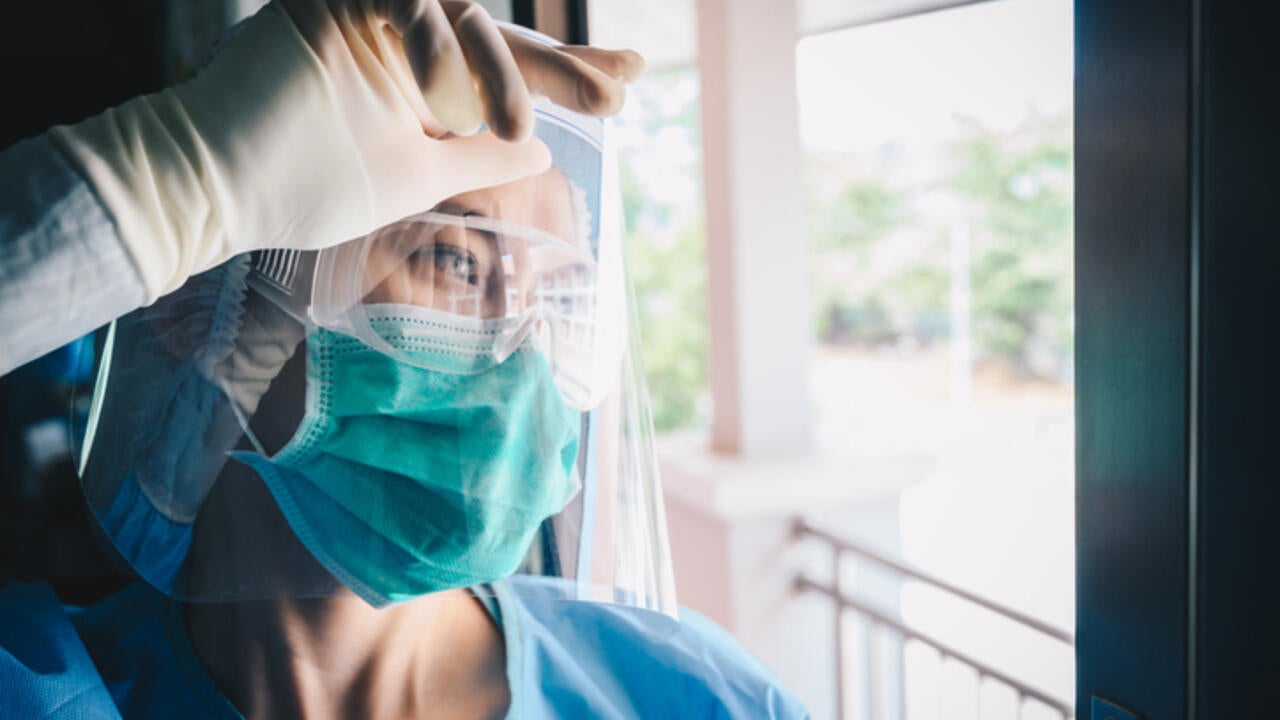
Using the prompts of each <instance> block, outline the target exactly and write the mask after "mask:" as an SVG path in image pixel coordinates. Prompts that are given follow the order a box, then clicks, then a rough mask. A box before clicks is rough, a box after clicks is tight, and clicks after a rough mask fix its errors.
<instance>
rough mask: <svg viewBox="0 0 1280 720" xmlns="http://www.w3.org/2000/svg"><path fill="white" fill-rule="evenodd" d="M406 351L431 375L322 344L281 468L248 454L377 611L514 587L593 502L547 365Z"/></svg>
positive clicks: (311, 357) (338, 339) (289, 515)
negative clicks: (569, 514) (483, 587)
mask: <svg viewBox="0 0 1280 720" xmlns="http://www.w3.org/2000/svg"><path fill="white" fill-rule="evenodd" d="M398 322H403V323H405V324H406V325H407V326H409V327H408V328H407V329H412V327H411V326H412V324H413V323H414V319H413V318H409V317H406V318H401V319H399V320H398ZM413 334H414V333H412V332H406V333H404V334H403V336H402V337H406V338H407V337H411V336H413ZM391 335H393V336H394V335H395V334H394V333H391ZM392 342H393V343H394V342H395V341H392ZM397 349H398V350H400V351H401V353H410V354H412V355H413V357H414V359H415V360H419V361H422V362H419V363H414V364H410V363H407V362H403V361H402V360H397V359H394V358H391V357H389V356H387V355H385V354H383V353H381V352H378V351H376V350H373V349H371V348H369V347H368V346H366V345H365V344H363V343H361V342H360V341H359V340H356V339H354V338H351V337H349V336H347V335H343V334H340V333H336V332H332V331H329V330H325V329H323V328H318V329H315V330H313V331H311V333H310V334H309V335H308V337H307V368H308V370H307V372H308V388H307V398H306V411H305V415H304V417H303V420H302V423H301V425H300V426H299V427H298V429H297V431H296V432H295V434H294V436H293V439H292V440H291V441H290V442H289V443H288V444H287V445H286V446H285V447H284V448H283V449H282V450H281V451H280V452H279V453H277V454H276V456H275V457H273V458H271V459H267V458H265V457H263V456H261V455H258V454H254V453H236V454H235V457H237V458H238V459H239V460H241V461H242V462H245V463H247V464H248V465H250V466H251V467H253V468H254V469H255V470H256V471H257V472H258V474H259V475H260V476H261V477H262V478H263V480H264V481H265V482H266V484H267V485H268V487H269V488H270V489H271V492H272V494H273V495H274V496H275V498H276V501H277V503H278V504H279V506H280V508H281V510H282V511H283V513H284V516H285V518H286V519H287V520H288V522H289V524H290V526H291V527H292V528H293V531H294V533H295V534H297V536H298V538H299V539H300V540H301V541H302V542H303V543H304V544H305V545H306V547H307V548H308V550H310V551H311V553H312V555H314V556H315V557H316V558H317V559H318V560H319V561H320V562H321V563H323V564H324V566H325V567H326V568H328V570H329V571H330V572H332V573H333V574H334V576H335V577H337V578H338V579H339V580H340V581H342V582H343V584H345V585H346V586H347V587H349V588H351V589H352V590H353V591H355V592H356V594H358V595H360V596H361V597H362V598H364V599H365V600H366V601H368V602H370V603H371V604H373V605H384V604H387V603H389V602H398V601H403V600H408V599H411V598H414V597H418V596H420V595H424V594H426V593H431V592H437V591H440V590H447V589H451V588H460V587H467V586H471V585H476V584H480V583H484V582H491V581H494V580H497V579H500V578H502V577H506V576H507V575H510V574H512V573H514V572H515V571H516V570H517V568H518V567H519V565H520V563H521V561H522V560H523V559H524V557H525V555H526V553H527V552H528V549H529V547H530V545H531V543H532V541H533V539H534V536H535V534H536V533H537V531H538V528H539V527H540V526H541V524H542V522H543V521H544V520H546V519H547V518H548V517H550V516H552V515H554V514H556V513H557V512H559V511H560V510H562V509H563V508H564V507H565V505H566V504H567V503H568V502H569V500H570V499H571V498H572V497H573V496H574V494H575V493H576V492H577V491H578V488H579V483H578V479H577V473H576V472H575V469H574V462H575V459H576V457H577V450H578V434H579V426H580V422H581V420H580V415H579V414H578V413H575V412H573V411H572V410H570V409H569V408H568V407H566V406H565V404H564V402H563V400H562V399H561V397H560V394H559V391H558V390H557V389H556V386H555V384H554V382H553V380H552V373H551V371H550V369H549V367H548V366H547V363H546V360H545V359H544V358H543V356H542V355H541V354H540V353H538V352H536V351H534V350H532V349H528V348H521V349H519V350H517V351H516V352H515V353H514V354H512V355H511V356H510V357H509V358H507V359H506V360H505V361H504V362H502V363H500V364H497V365H493V366H490V367H480V366H478V365H477V364H476V363H475V362H474V359H475V353H474V352H473V351H471V350H470V349H469V348H468V347H467V343H466V342H465V341H458V342H451V343H449V344H443V343H437V344H432V345H430V346H428V345H415V344H414V343H413V342H412V341H410V340H404V341H403V342H401V343H400V346H399V347H397ZM421 365H427V366H429V367H431V368H436V369H427V368H424V367H421ZM478 367H479V368H480V369H477V368H478ZM441 368H444V369H441Z"/></svg>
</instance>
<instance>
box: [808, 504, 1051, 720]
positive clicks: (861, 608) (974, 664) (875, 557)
mask: <svg viewBox="0 0 1280 720" xmlns="http://www.w3.org/2000/svg"><path fill="white" fill-rule="evenodd" d="M795 534H796V536H797V537H798V538H814V539H817V540H820V541H822V542H824V543H826V544H827V545H828V546H829V547H830V548H831V558H832V562H831V580H830V582H821V581H818V580H815V579H813V578H811V577H808V576H806V575H804V574H801V575H800V576H799V577H797V578H796V587H797V588H798V589H799V590H801V591H805V592H814V593H818V594H821V595H825V596H826V597H828V598H829V599H830V600H831V601H832V603H833V604H834V605H835V632H836V667H835V672H836V707H837V708H838V712H839V713H840V716H842V717H843V714H844V708H845V703H844V682H843V681H844V652H845V648H844V642H845V640H844V627H845V619H844V615H845V612H846V611H852V612H854V613H857V614H858V615H861V616H862V617H863V618H864V619H865V620H866V621H867V622H868V623H869V626H870V627H872V628H875V627H881V628H885V629H887V630H888V631H889V632H891V633H893V634H894V635H896V636H897V637H898V638H900V639H901V640H903V641H906V640H914V641H917V642H920V643H923V644H924V645H927V646H929V647H931V648H933V649H934V651H936V652H937V653H938V654H939V655H940V656H941V657H942V658H943V659H951V660H954V661H957V662H959V663H961V664H963V665H967V666H969V667H970V668H971V669H972V670H973V671H974V672H976V673H977V676H978V682H979V685H980V686H981V683H982V681H983V680H986V679H991V680H995V681H996V682H999V683H1002V684H1004V685H1006V686H1008V687H1010V688H1012V689H1013V691H1014V692H1015V693H1016V694H1017V698H1018V700H1017V713H1018V718H1019V719H1021V717H1022V710H1023V705H1024V703H1025V701H1026V700H1028V699H1031V700H1035V701H1037V702H1039V703H1041V704H1043V705H1045V706H1047V707H1049V708H1052V709H1053V710H1054V711H1055V712H1057V713H1058V714H1059V715H1061V716H1062V718H1063V720H1070V719H1071V718H1073V717H1074V716H1075V710H1074V709H1073V704H1072V703H1071V702H1069V701H1065V700H1062V699H1060V698H1057V697H1054V696H1053V695H1052V694H1050V693H1048V692H1046V691H1044V690H1041V689H1039V688H1036V687H1033V686H1031V685H1029V684H1028V683H1026V682H1023V681H1022V680H1019V679H1018V678H1015V677H1013V676H1011V675H1009V674H1008V673H1005V672H1003V671H1001V670H998V669H996V668H994V667H992V666H991V665H988V664H987V663H984V662H982V661H981V660H978V659H977V658H975V657H973V656H972V655H970V654H969V653H966V652H965V651H963V650H960V649H959V648H956V647H954V646H952V645H950V644H948V643H945V642H943V641H941V640H938V639H937V638H935V637H933V636H931V635H929V634H927V633H923V632H920V631H919V630H915V629H913V628H910V627H908V626H907V625H905V624H904V623H903V622H902V621H901V620H898V619H896V618H894V617H892V616H891V615H890V614H889V613H887V612H885V611H884V610H881V609H878V608H876V607H875V606H874V605H873V604H871V603H870V602H868V601H866V600H864V599H860V598H856V597H851V596H849V595H846V594H844V592H843V591H842V587H843V584H842V582H841V581H842V580H843V577H844V574H845V572H844V570H843V568H842V565H843V562H842V561H843V560H844V558H845V557H846V556H850V555H852V556H855V557H857V558H858V559H860V560H865V561H868V562H870V563H873V564H875V565H879V566H880V567H882V568H884V569H886V570H888V571H890V572H891V573H892V574H894V575H896V576H899V577H901V578H905V579H909V580H914V581H917V582H921V583H924V584H926V585H928V586H931V587H933V588H936V589H939V590H942V591H944V592H946V593H948V594H950V595H952V596H954V597H958V598H961V599H963V600H965V601H967V602H969V603H972V604H974V605H977V606H978V607H981V608H984V609H986V610H988V611H990V612H992V613H995V614H996V615H999V616H1001V617H1003V618H1006V619H1008V620H1010V621H1012V622H1014V623H1017V624H1018V625H1021V626H1023V627H1026V628H1030V629H1032V630H1034V631H1036V632H1038V633H1041V634H1042V635H1045V636H1046V637H1049V638H1053V639H1054V640H1057V641H1059V642H1062V643H1065V644H1067V645H1068V646H1074V645H1075V638H1074V637H1073V636H1072V634H1071V633H1069V632H1067V631H1065V630H1062V629H1061V628H1058V627H1054V626H1053V625H1050V624H1048V623H1046V622H1044V621H1042V620H1038V619H1036V618H1033V617H1031V616H1030V615H1027V614H1026V613H1023V612H1020V611H1018V610H1015V609H1013V608H1011V607H1008V606H1006V605H1002V604H1000V603H998V602H995V601H993V600H989V599H987V598H984V597H981V596H979V595H975V594H974V593H972V592H970V591H968V590H965V589H964V588H961V587H959V586H957V585H955V584H952V583H949V582H947V581H946V580H943V579H941V578H939V577H937V576H936V575H933V574H931V573H928V572H925V571H923V570H920V569H919V568H915V567H912V566H910V565H908V564H906V563H904V562H901V561H899V560H895V559H893V558H891V557H889V556H887V555H885V554H883V553H881V552H878V551H876V550H873V549H871V548H869V547H867V546H865V545H862V544H860V543H857V542H854V541H852V540H849V539H846V538H842V537H837V536H836V535H834V534H832V533H830V532H828V531H826V530H823V529H821V528H818V527H814V526H813V525H810V524H809V523H807V522H805V520H803V519H797V520H796V523H795ZM872 636H873V633H871V632H868V633H867V635H866V638H867V641H866V643H865V648H864V652H865V653H866V661H867V663H866V664H867V672H868V678H867V681H866V684H867V686H868V688H869V690H870V691H871V692H874V691H875V686H876V685H877V682H876V676H875V672H876V658H875V657H874V650H873V647H872ZM901 702H902V701H901V698H899V704H901ZM870 714H871V715H873V716H876V715H878V713H876V712H875V711H874V710H872V711H871V713H870ZM902 714H903V713H902V708H901V707H899V708H898V712H897V713H896V716H897V717H902ZM871 720H879V718H878V717H872V718H871Z"/></svg>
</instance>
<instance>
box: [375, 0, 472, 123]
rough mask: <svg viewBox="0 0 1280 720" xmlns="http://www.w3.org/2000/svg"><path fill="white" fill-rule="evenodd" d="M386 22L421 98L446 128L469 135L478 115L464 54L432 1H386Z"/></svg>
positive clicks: (437, 4) (434, 0)
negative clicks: (397, 37) (400, 42)
mask: <svg viewBox="0 0 1280 720" xmlns="http://www.w3.org/2000/svg"><path fill="white" fill-rule="evenodd" d="M386 20H387V22H389V23H390V24H391V27H392V28H393V29H394V30H395V31H396V32H397V33H399V34H400V37H401V38H403V42H404V50H405V57H406V59H407V60H408V61H409V67H410V69H412V70H413V77H414V79H415V80H416V81H417V83H418V88H419V90H421V91H422V97H423V99H424V100H426V102H427V106H428V107H430V108H431V113H432V114H433V115H435V116H436V119H438V120H439V121H440V123H441V124H443V125H444V126H445V127H446V128H448V129H449V130H450V131H452V132H454V133H457V134H459V135H470V134H471V133H474V132H475V131H476V130H477V129H478V128H479V127H480V122H481V120H482V118H483V114H482V108H481V105H480V99H479V97H477V96H476V89H475V83H474V82H473V81H472V79H471V71H470V70H469V68H468V66H467V58H466V56H465V54H464V53H463V51H462V46H461V44H460V43H459V42H458V38H457V36H456V35H455V34H454V29H453V25H452V24H451V23H450V22H449V18H448V16H447V15H446V14H445V12H444V9H443V8H441V7H440V4H439V3H438V2H436V0H389V3H388V7H387V18H386Z"/></svg>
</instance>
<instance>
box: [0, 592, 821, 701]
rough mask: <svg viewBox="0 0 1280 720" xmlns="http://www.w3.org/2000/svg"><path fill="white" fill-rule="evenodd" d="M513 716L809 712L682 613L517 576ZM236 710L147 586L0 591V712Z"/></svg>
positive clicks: (493, 604) (499, 601) (498, 602)
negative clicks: (585, 596) (71, 604)
mask: <svg viewBox="0 0 1280 720" xmlns="http://www.w3.org/2000/svg"><path fill="white" fill-rule="evenodd" d="M491 587H492V589H493V598H494V601H490V602H486V603H485V604H486V607H488V608H489V610H490V612H491V613H492V614H493V616H494V619H495V620H496V621H497V622H498V624H499V626H500V627H501V628H502V633H503V638H504V640H505V642H506V647H507V679H508V682H509V684H510V688H511V711H510V713H509V714H508V717H509V718H512V719H513V720H515V719H527V720H540V719H542V718H803V717H807V713H806V712H805V710H804V708H803V707H802V706H801V705H800V703H799V702H798V701H797V700H796V699H795V698H794V697H793V696H791V695H790V694H788V693H787V692H786V691H785V690H783V689H782V688H781V687H780V686H779V684H778V681H777V679H776V678H775V677H774V676H773V674H772V673H770V672H769V670H768V669H767V668H765V667H764V665H762V664H761V663H760V662H759V661H758V660H756V659H755V658H754V657H752V656H751V655H750V654H749V653H748V652H747V651H746V650H745V649H743V648H742V647H741V646H740V645H738V643H737V642H736V641H735V640H734V639H733V638H732V637H731V636H729V634H728V633H726V632H725V631H724V630H722V629H720V628H719V627H717V626H716V625H715V624H714V623H712V622H711V621H709V620H707V619H706V618H703V617H702V616H700V615H698V614H696V613H694V612H691V611H688V610H685V611H682V613H681V621H680V622H679V623H678V624H676V623H674V622H672V621H671V620H670V619H669V618H667V617H666V616H663V615H658V614H656V613H652V612H648V611H645V610H637V609H634V608H626V607H622V606H617V605H609V604H602V603H591V602H579V601H572V600H567V599H557V598H556V594H557V590H556V586H555V585H554V584H553V583H550V582H548V581H545V580H540V579H536V578H528V577H522V576H517V577H514V578H510V579H508V580H505V581H503V582H500V583H496V584H494V585H493V586H491ZM120 717H124V718H190V719H192V720H205V719H208V720H214V719H222V718H240V717H241V716H240V714H239V713H238V712H237V711H236V709H235V708H234V707H232V705H231V703H230V702H228V701H227V699H226V698H225V697H224V696H223V695H222V693H221V692H219V691H218V689H217V687H215V685H214V684H213V681H212V680H211V679H210V678H209V676H208V674H207V673H206V672H205V669H204V667H203V665H202V664H201V663H200V661H199V660H198V659H197V657H196V655H195V653H194V651H193V650H192V648H191V645H190V643H189V642H188V640H187V636H186V631H185V629H184V628H183V625H182V618H181V610H180V606H179V605H178V604H177V603H175V602H173V601H172V600H170V599H169V598H167V597H165V596H164V595H161V594H160V593H158V592H156V591H155V590H153V589H152V588H151V587H150V586H148V585H146V584H144V583H138V584H135V585H133V586H131V587H128V588H126V589H124V590H122V591H120V592H119V593H117V594H115V595H113V596H111V597H110V598H107V599H106V600H104V601H102V602H101V603H99V604H97V605H94V606H92V607H89V608H87V609H64V608H63V606H62V605H60V604H59V603H58V601H57V599H56V598H55V597H54V595H53V592H52V591H51V590H50V589H49V588H48V586H46V585H38V584H19V583H15V584H11V585H9V586H8V587H6V588H5V589H4V590H0V718H4V719H7V718H120Z"/></svg>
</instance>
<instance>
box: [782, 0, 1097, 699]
mask: <svg viewBox="0 0 1280 720" xmlns="http://www.w3.org/2000/svg"><path fill="white" fill-rule="evenodd" d="M1071 23H1072V16H1071V4H1070V2H1069V1H1068V0H1003V1H1001V2H990V3H981V4H977V5H969V6H966V7H962V8H956V9H951V10H946V11H941V12H934V13H929V14H927V15H921V16H917V17H912V18H908V19H903V20H896V21H891V22H885V23H879V24H875V25H868V26H865V27H861V28H856V29H849V30H842V31H838V32H832V33H828V34H822V35H815V36H812V37H808V38H806V39H804V40H802V41H801V42H800V43H799V45H798V48H797V53H798V55H797V64H798V69H797V72H798V76H797V79H798V100H799V112H800V124H801V134H802V142H803V145H804V148H805V153H806V203H807V216H808V218H809V228H808V231H809V237H810V247H811V253H812V289H813V293H814V295H813V301H814V302H813V306H814V309H815V317H814V325H815V338H814V353H813V358H814V359H813V367H812V372H813V381H812V386H813V388H814V389H815V392H814V397H813V407H814V412H815V428H816V431H817V437H816V440H815V442H816V444H817V445H818V447H819V448H820V449H821V451H822V452H825V453H829V454H839V455H841V456H843V457H845V458H846V459H847V460H848V467H849V468H850V469H851V473H852V476H851V481H852V482H874V481H883V480H885V479H887V480H888V481H889V482H891V483H897V484H898V486H899V487H900V488H901V492H900V494H899V495H898V496H897V498H898V499H897V502H896V503H895V507H894V509H893V510H892V512H893V513H895V514H896V517H895V518H894V522H891V523H881V524H880V525H879V527H883V528H888V531H887V532H883V533H881V534H880V535H878V536H875V537H871V538H868V539H870V540H872V541H874V542H876V543H877V544H880V545H881V546H885V547H886V549H889V550H891V551H893V552H895V553H900V554H902V555H903V556H905V557H906V559H907V560H908V561H910V562H913V563H915V564H917V565H921V566H923V567H924V568H925V569H927V570H929V571H931V572H935V573H937V574H939V575H941V576H943V577H945V578H947V579H949V580H952V581H953V582H956V583H957V584H959V585H961V586H963V587H966V588H968V589H971V590H973V591H975V592H977V593H978V594H980V595H984V596H987V597H990V598H992V599H994V600H997V601H999V602H1001V603H1005V604H1007V605H1010V606H1012V607H1014V608H1017V609H1020V610H1022V611H1024V612H1026V613H1029V614H1031V615H1033V616H1036V617H1039V618H1042V619H1044V620H1046V621H1048V622H1050V623H1053V624H1055V625H1057V626H1059V627H1063V628H1071V627H1073V626H1074V606H1073V603H1074V565H1073V561H1074V559H1073V552H1074V551H1073V548H1074V530H1073V522H1074V514H1073V513H1074V501H1073V483H1074V471H1073V467H1074V462H1073V460H1074V447H1073V441H1074V436H1073V433H1074V418H1073V390H1072V302H1073V297H1072V272H1073V271H1072V232H1073V231H1072V183H1073V179H1072V114H1071V113H1072V110H1071V100H1072V24H1071ZM881 476H883V477H881ZM873 525H875V524H874V523H868V524H867V525H864V526H859V525H857V524H856V523H849V524H848V525H846V527H847V528H848V530H849V532H850V534H853V535H857V534H860V533H861V534H868V533H870V534H872V535H875V533H874V532H870V531H868V530H867V528H869V527H872V526H873ZM899 598H900V608H901V614H902V617H903V618H904V620H906V621H908V624H911V625H913V626H915V627H918V628H919V629H922V630H925V631H926V632H930V633H933V634H935V635H937V636H938V637H939V638H941V639H943V640H946V641H950V642H953V643H954V644H955V645H956V646H957V647H961V648H965V649H966V650H968V649H970V648H972V649H974V653H975V655H976V656H977V657H979V658H983V659H987V660H990V661H991V662H992V663H993V664H995V665H996V666H997V667H999V668H1003V669H1011V670H1015V671H1018V674H1017V677H1020V678H1024V679H1026V680H1028V681H1032V682H1033V684H1035V685H1037V686H1040V687H1044V688H1046V689H1048V690H1051V691H1054V692H1055V694H1057V695H1060V696H1061V697H1065V698H1070V697H1072V692H1073V689H1072V688H1073V683H1074V678H1073V673H1074V668H1073V665H1072V659H1071V657H1070V652H1069V648H1065V647H1063V648H1054V647H1046V648H1044V649H1040V648H1032V649H1028V647H1027V645H1026V644H1025V643H1023V642H1022V641H1023V638H1022V636H1021V635H1019V634H1018V633H1017V632H1016V631H1015V630H1007V631H1006V630H1005V629H1004V628H1002V627H1000V626H999V623H998V620H996V619H992V618H989V617H987V616H986V615H984V614H983V613H982V612H980V611H974V610H973V609H971V608H968V607H965V606H963V605H962V604H959V603H954V602H952V601H950V600H948V599H946V598H944V597H942V596H940V595H939V594H937V593H934V592H931V591H930V590H929V589H928V588H924V587H916V586H914V585H913V584H911V583H907V584H906V585H904V586H902V587H901V592H900V596H899ZM917 649H918V648H913V647H910V646H909V647H908V648H907V665H906V672H907V686H908V690H909V691H910V690H911V688H912V687H915V686H913V685H912V682H913V680H912V678H913V677H916V678H917V679H918V678H919V677H923V676H922V675H920V674H919V673H916V675H914V676H913V675H912V668H913V667H917V668H918V667H920V666H919V665H918V664H917V665H914V666H913V665H912V663H913V662H925V661H923V660H919V658H920V657H921V656H920V655H919V653H917V652H916V650H917ZM936 662H937V660H936V658H932V659H929V660H928V663H935V664H936ZM975 682H976V681H975ZM937 692H938V690H937V688H936V687H935V688H934V689H933V690H931V691H929V692H925V693H924V695H922V696H920V697H924V698H926V699H925V700H924V702H926V703H935V704H936V703H937V701H938V699H937V697H936V694H937ZM912 697H913V695H912V694H911V692H908V698H907V700H908V709H910V707H911V700H912ZM957 701H958V702H959V701H960V700H958V699H957ZM963 702H966V703H967V702H971V700H969V701H963ZM909 714H910V713H909ZM910 715H911V716H913V717H914V716H916V715H914V714H910ZM925 716H928V717H931V716H932V715H928V714H927V713H926V715H925ZM983 716H984V717H986V716H987V715H985V714H984V715H983ZM992 717H995V715H992Z"/></svg>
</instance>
